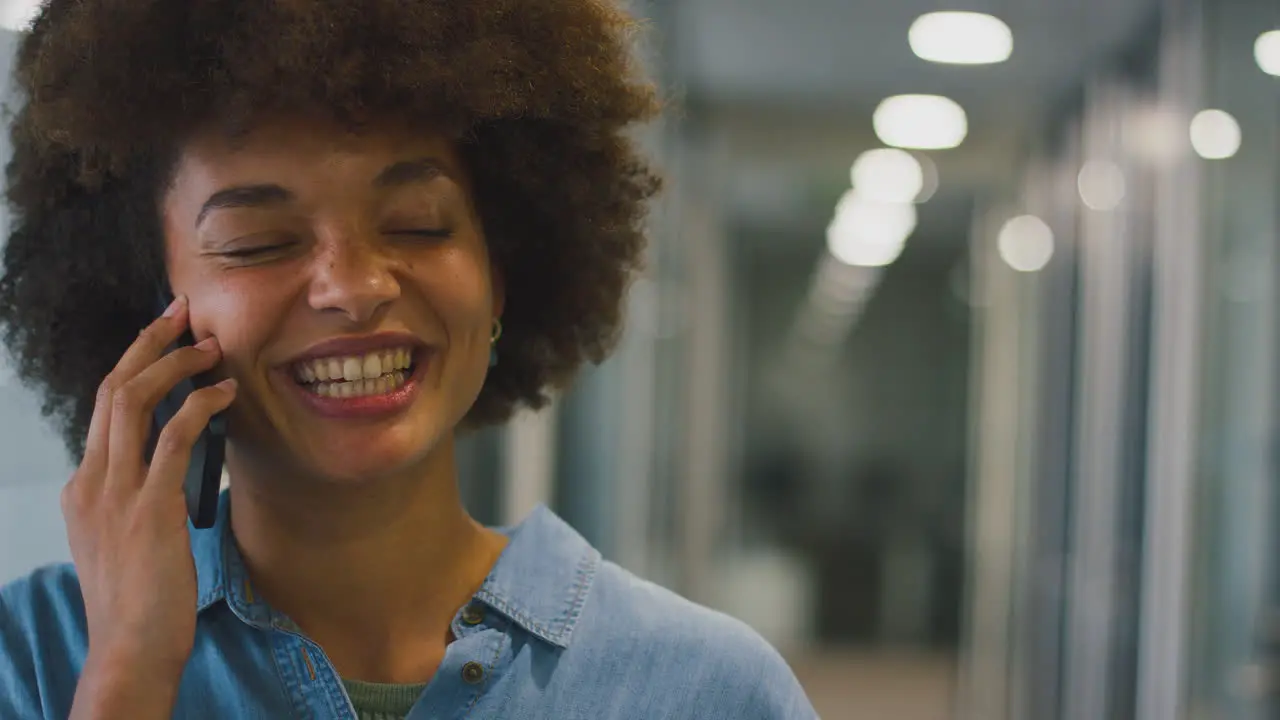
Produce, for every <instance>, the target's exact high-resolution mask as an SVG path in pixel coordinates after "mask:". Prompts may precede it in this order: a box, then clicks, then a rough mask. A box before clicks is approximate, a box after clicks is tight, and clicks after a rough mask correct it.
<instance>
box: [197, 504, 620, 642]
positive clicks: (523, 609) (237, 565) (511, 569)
mask: <svg viewBox="0 0 1280 720" xmlns="http://www.w3.org/2000/svg"><path fill="white" fill-rule="evenodd" d="M501 532H502V533H503V534H505V535H506V536H507V538H508V542H507V547H506V548H505V549H504V550H503V551H502V554H501V555H500V556H499V558H498V562H497V563H495V564H494V566H493V569H492V570H491V571H490V572H489V577H488V578H487V579H486V580H485V581H484V585H482V586H481V588H480V591H479V592H478V593H476V599H477V600H479V601H480V602H482V603H484V604H485V605H488V606H489V607H491V608H493V609H494V610H495V611H497V612H499V613H501V614H502V615H504V616H506V617H507V618H508V619H510V620H511V621H512V622H514V623H516V624H517V625H519V626H520V627H521V628H523V629H524V630H525V631H526V632H528V633H530V634H531V635H534V636H535V637H538V638H540V639H542V640H543V641H545V642H547V643H550V644H552V645H555V646H556V647H561V648H567V647H568V646H569V641H570V639H571V638H572V637H573V630H574V627H575V626H576V625H577V622H578V618H579V616H580V615H581V614H582V608H583V605H584V604H585V603H586V599H587V594H588V591H589V590H590V589H591V584H592V582H593V581H594V580H595V575H596V571H597V570H598V569H599V567H600V562H601V558H600V553H599V552H598V551H597V550H596V549H595V548H593V547H591V545H590V544H589V543H588V542H587V541H586V540H585V539H584V538H583V537H582V536H581V535H579V534H578V533H577V531H575V530H574V529H573V528H571V527H570V526H569V525H568V524H567V523H566V522H564V521H563V520H561V519H560V518H559V517H557V516H556V515H555V513H553V512H551V510H549V509H547V508H546V507H545V506H543V505H539V506H537V507H536V508H534V510H533V512H531V513H530V514H529V515H528V517H526V518H525V519H524V521H523V522H521V523H520V524H519V525H516V526H514V527H512V528H508V529H504V530H501ZM191 550H192V554H193V555H194V557H195V564H196V580H197V589H198V595H197V598H198V611H199V612H204V611H205V610H207V609H208V608H210V607H211V606H213V605H215V604H216V603H218V602H219V601H222V600H225V601H226V603H227V605H228V606H229V607H230V608H231V610H232V612H234V613H235V614H236V615H237V616H238V617H239V618H240V619H241V620H243V621H244V622H246V623H248V624H250V625H254V626H257V627H270V626H276V627H281V626H284V627H287V626H288V625H289V623H288V622H287V620H286V619H285V618H283V617H280V616H278V614H277V613H275V612H273V611H272V610H271V608H270V607H268V606H267V605H266V604H265V603H264V602H262V600H261V599H260V598H258V597H257V596H256V595H255V593H254V592H253V588H252V587H250V584H249V579H248V574H247V573H246V572H245V569H244V562H243V560H242V559H241V557H240V553H239V551H238V550H237V549H236V546H235V541H234V539H233V537H232V535H231V515H230V502H229V501H228V494H227V493H226V492H223V493H222V496H221V497H220V498H219V501H218V514H217V520H216V521H215V523H214V525H213V527H211V528H209V529H207V530H196V529H194V528H192V530H191Z"/></svg>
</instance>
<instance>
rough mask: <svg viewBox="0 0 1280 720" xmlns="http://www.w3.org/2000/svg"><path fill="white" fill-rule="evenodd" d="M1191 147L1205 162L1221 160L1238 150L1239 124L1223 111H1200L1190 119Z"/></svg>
mask: <svg viewBox="0 0 1280 720" xmlns="http://www.w3.org/2000/svg"><path fill="white" fill-rule="evenodd" d="M1191 147H1192V148H1193V149H1194V150H1195V151H1196V154H1197V155H1199V156H1200V157H1202V158H1205V159H1206V160H1223V159H1225V158H1229V157H1231V156H1232V155H1235V154H1236V151H1237V150H1239V149H1240V123H1238V122H1236V119H1235V118H1234V117H1232V116H1231V113H1229V112H1226V111H1224V110H1201V111H1200V112H1198V113H1196V116H1195V117H1194V118H1192V119H1191Z"/></svg>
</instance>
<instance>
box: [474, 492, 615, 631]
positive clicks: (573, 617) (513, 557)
mask: <svg viewBox="0 0 1280 720" xmlns="http://www.w3.org/2000/svg"><path fill="white" fill-rule="evenodd" d="M506 534H507V536H508V538H509V539H510V541H509V542H508V543H507V547H506V549H504V550H503V551H502V555H501V556H500V557H499V558H498V562H497V563H496V564H495V565H494V566H493V570H492V571H490V573H489V577H488V579H487V580H485V582H484V585H483V586H482V587H481V588H480V592H478V593H476V599H477V600H479V601H481V602H483V603H484V604H486V605H488V606H489V607H492V608H493V609H494V610H497V611H498V612H500V613H502V614H503V615H505V616H507V617H508V618H510V619H511V620H512V621H513V622H515V623H516V624H517V625H519V626H520V627H522V628H524V629H525V630H526V631H528V632H529V633H530V634H532V635H534V636H536V637H538V638H541V639H542V640H545V641H546V642H548V643H551V644H552V645H555V646H557V647H562V648H565V647H568V646H569V641H570V639H571V638H572V637H573V629H574V627H575V626H576V625H577V623H578V618H579V616H580V615H581V614H582V607H583V605H584V604H585V603H586V600H587V593H588V591H589V590H590V589H591V583H592V581H594V580H595V576H596V571H597V569H599V567H600V553H599V552H598V551H597V550H596V549H595V548H593V547H591V545H590V544H589V543H588V542H587V541H586V540H585V539H583V537H582V536H581V535H579V534H578V533H577V531H575V530H574V529H573V528H571V527H569V525H568V524H567V523H566V522H565V521H563V520H561V519H560V518H559V517H557V516H556V515H555V513H553V512H551V511H550V510H548V509H547V508H546V507H545V506H543V505H539V506H537V507H536V508H534V510H533V512H532V513H530V514H529V516H528V517H526V518H525V519H524V521H523V522H521V523H520V524H519V525H517V526H516V527H514V528H512V529H511V530H508V531H506Z"/></svg>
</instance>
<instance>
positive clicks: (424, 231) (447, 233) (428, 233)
mask: <svg viewBox="0 0 1280 720" xmlns="http://www.w3.org/2000/svg"><path fill="white" fill-rule="evenodd" d="M387 234H388V235H396V236H402V237H412V238H426V239H432V240H441V239H444V238H448V237H451V236H452V235H453V231H452V230H450V229H449V228H411V229H407V230H391V231H388V232H387Z"/></svg>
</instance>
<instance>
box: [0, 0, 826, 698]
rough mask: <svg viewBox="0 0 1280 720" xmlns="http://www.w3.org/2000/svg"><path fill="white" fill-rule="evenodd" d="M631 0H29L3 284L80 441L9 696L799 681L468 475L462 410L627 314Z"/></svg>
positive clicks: (14, 636) (412, 694)
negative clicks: (191, 481) (182, 393)
mask: <svg viewBox="0 0 1280 720" xmlns="http://www.w3.org/2000/svg"><path fill="white" fill-rule="evenodd" d="M633 30H634V23H633V21H632V20H631V19H630V18H629V17H627V16H626V15H624V14H623V13H622V12H621V11H619V10H618V9H615V8H614V7H612V6H610V5H608V4H605V3H601V2H595V1H593V0H575V1H572V2H562V3H551V4H547V3H538V2H529V1H523V0H515V1H512V2H481V3H450V2H444V1H442V0H435V1H424V2H406V1H403V0H378V1H372V0H358V1H356V0H351V1H343V0H328V1H325V2H315V1H314V0H307V1H302V0H292V1H287V2H286V1H282V2H247V3H246V2H232V1H231V0H201V1H194V0H156V1H154V2H145V1H143V0H135V1H133V2H125V1H123V0H54V1H53V2H51V3H49V4H47V5H46V6H45V7H44V9H43V10H42V12H41V13H40V15H39V16H38V17H37V19H36V21H35V22H34V25H33V26H32V28H31V31H30V33H29V34H28V35H27V36H26V37H25V38H24V39H23V41H22V46H21V48H20V51H19V54H18V63H17V70H16V75H17V80H18V82H19V85H20V88H21V91H22V93H23V97H22V100H21V105H20V107H19V111H18V113H17V115H16V119H15V120H14V123H13V126H12V138H13V144H14V158H13V160H12V162H11V163H10V165H9V174H8V177H9V182H10V186H9V189H8V198H9V202H10V205H11V207H12V210H13V213H14V220H13V225H12V228H11V231H10V237H9V241H8V246H7V249H6V252H5V255H4V261H3V271H2V272H3V274H2V275H0V322H2V323H3V326H4V330H5V338H6V341H7V343H8V345H9V347H10V350H11V351H12V353H13V356H14V358H15V360H16V365H17V368H18V370H19V372H20V375H21V376H22V377H23V378H24V379H25V381H26V382H27V383H28V384H30V385H32V386H33V387H35V388H36V389H38V391H39V392H41V393H42V395H43V398H44V401H45V406H46V408H47V410H48V411H49V412H50V413H51V414H52V415H54V416H55V417H56V418H57V419H58V420H59V421H60V426H61V430H62V432H63V437H64V439H65V441H66V443H67V445H68V448H69V449H70V451H71V452H72V454H73V456H75V457H76V458H77V460H78V462H79V467H78V469H77V470H76V472H75V473H74V475H73V477H72V478H71V480H70V482H69V483H68V485H67V486H66V489H65V490H64V492H63V509H64V514H65V516H66V520H67V527H68V537H69V540H70V546H71V551H72V556H73V558H74V560H75V565H74V568H73V567H72V566H55V567H47V568H43V569H40V570H38V571H36V572H35V573H33V574H31V575H30V576H28V577H26V578H24V579H22V580H20V581H18V582H16V583H14V584H12V585H9V586H8V587H5V588H4V589H3V591H2V592H0V717H4V718H65V717H68V716H71V717H76V718H106V717H113V718H114V717H128V718H134V719H139V720H145V719H146V718H159V717H237V718H241V717H243V718H248V717H295V716H306V717H322V718H327V717H334V718H379V719H381V718H402V717H420V718H425V717H445V716H449V717H453V716H461V715H464V714H466V715H469V716H472V717H519V718H529V719H532V718H568V717H584V718H588V717H589V718H593V719H607V718H614V719H618V720H623V719H629V718H699V719H700V720H709V719H714V718H734V719H735V720H747V719H750V718H760V719H766V718H807V717H814V716H815V715H814V712H813V709H812V708H811V706H810V704H809V702H808V700H807V699H806V697H805V695H804V693H803V691H802V690H801V689H800V686H799V685H798V683H797V682H796V680H795V678H794V676H793V675H792V673H791V671H790V669H789V668H788V667H787V665H786V663H785V662H784V661H783V660H782V659H781V657H780V656H779V655H778V654H777V653H776V652H775V651H774V650H773V649H772V648H771V647H770V646H769V645H768V644H767V643H766V642H764V641H763V640H762V639H761V638H760V637H759V636H758V635H756V634H755V633H754V632H753V631H751V630H749V629H748V628H747V627H746V626H745V625H743V624H741V623H739V622H737V621H734V620H731V619H729V618H728V617H727V616H724V615H720V614H718V613H714V612H712V611H710V610H707V609H704V608H701V607H699V606H696V605H694V604H692V603H690V602H687V601H685V600H683V599H682V598H680V597H677V596H676V595H674V594H671V593H669V592H667V591H665V590H662V589H660V588H658V587H656V586H655V585H653V584H650V583H647V582H644V581H642V580H639V579H637V578H636V577H633V576H631V575H629V574H628V573H627V572H625V571H624V570H622V569H621V568H619V567H618V566H616V565H613V564H611V563H607V562H603V561H602V560H601V556H600V554H599V553H598V552H597V551H596V550H595V549H593V548H592V547H591V546H589V545H588V544H587V542H586V541H585V540H583V539H582V538H581V536H579V535H578V534H577V533H576V532H574V531H573V530H572V529H571V528H570V527H569V526H568V525H566V524H565V523H564V522H562V521H561V520H560V519H558V518H557V517H556V516H555V515H553V514H552V513H551V512H550V511H548V510H546V509H545V508H540V509H539V510H537V511H535V512H534V513H533V514H532V515H531V516H530V517H528V518H527V519H526V520H525V521H524V522H523V523H521V524H519V525H517V526H515V527H512V528H508V529H502V530H493V529H488V528H486V527H483V526H481V525H480V524H478V523H477V522H475V521H473V520H472V519H471V517H470V516H469V515H468V514H467V512H466V510H465V509H464V508H463V505H462V503H461V501H460V499H459V492H458V477H457V471H456V467H455V458H454V441H455V438H456V436H457V435H458V433H460V432H462V431H463V430H465V429H468V428H475V427H478V426H483V425H486V424H492V423H498V422H502V421H504V420H506V419H507V418H508V417H509V416H510V415H511V413H512V412H513V410H514V409H515V408H517V407H518V406H531V407H535V408H536V407H539V406H541V405H542V404H543V403H544V402H545V401H546V397H547V392H548V391H549V390H552V389H555V388H558V387H562V386H563V385H564V384H565V383H566V382H567V381H568V380H569V379H570V378H571V377H572V376H573V374H574V372H575V371H576V370H577V369H578V367H579V366H580V365H582V364H583V363H584V362H599V361H600V360H602V359H603V358H604V357H605V356H606V355H607V353H608V352H609V350H610V349H611V347H612V345H613V342H614V340H615V339H616V337H617V335H618V333H619V330H620V328H619V323H620V317H621V312H620V304H621V300H622V298H623V295H624V291H625V289H626V288H627V286H628V283H629V280H630V278H631V276H632V274H633V272H634V270H635V269H636V267H637V265H638V263H639V260H640V256H641V253H642V250H643V247H644V236H643V233H642V230H641V226H642V223H643V220H644V214H645V209H646V203H647V201H648V200H649V198H650V197H651V196H652V194H653V193H654V192H655V191H656V188H657V180H656V178H655V177H654V175H653V174H652V173H651V171H650V170H649V169H648V168H647V166H646V163H645V161H644V160H643V158H642V157H641V156H640V154H639V153H638V151H637V148H636V147H635V145H634V144H633V141H632V140H631V139H629V136H628V135H627V134H626V133H627V131H628V128H629V127H630V126H632V125H633V124H635V123H637V122H641V121H644V120H647V119H650V118H651V117H652V116H653V115H654V114H655V112H656V110H657V100H656V94H655V92H654V90H653V89H652V87H651V85H650V84H649V83H648V82H646V81H645V80H644V78H642V77H639V76H638V74H637V73H636V72H635V70H634V63H633V60H632V58H631V56H630V48H629V46H628V42H629V37H630V35H631V33H632V32H633ZM157 285H168V286H169V287H171V288H172V291H173V293H174V294H175V296H176V298H177V299H176V300H175V301H174V303H173V305H172V306H170V307H169V308H168V310H167V311H166V312H165V313H164V314H163V315H162V316H161V317H159V318H158V319H154V316H155V312H154V310H153V302H154V296H155V288H156V287H157ZM187 329H190V331H191V334H192V336H193V337H194V338H195V340H197V341H199V342H198V344H197V345H196V346H194V347H184V348H181V349H178V350H176V351H173V352H166V351H165V349H166V348H167V347H169V346H170V345H171V344H172V343H173V342H174V341H175V340H176V339H177V338H179V336H180V334H181V333H182V332H183V331H184V330H187ZM204 372H211V373H212V374H213V375H214V376H216V377H217V378H218V379H219V380H220V382H219V383H217V384H214V385H211V386H209V387H207V388H205V389H202V390H199V391H197V392H195V393H194V394H192V395H191V396H190V398H189V399H188V401H187V402H186V404H185V405H184V406H183V407H182V409H181V411H180V412H179V413H178V414H177V416H176V417H175V418H174V419H173V420H172V421H171V422H170V423H169V424H168V425H167V426H166V427H165V429H164V431H163V433H161V435H160V436H159V440H158V443H157V446H156V451H155V455H154V457H153V458H152V460H151V461H150V462H147V461H146V460H145V458H146V455H145V452H146V450H145V447H146V444H147V440H148V432H149V427H150V422H151V417H152V411H153V409H154V407H155V406H156V403H157V402H158V401H159V400H160V399H161V398H162V397H163V396H164V395H165V394H166V393H167V392H168V391H169V390H170V389H171V388H172V387H173V386H174V385H175V384H176V383H178V382H179V381H181V380H183V379H184V378H188V377H191V376H194V375H196V374H198V373H204ZM223 410H226V411H227V417H228V419H229V428H230V429H229V445H228V455H227V469H228V474H229V478H230V486H229V489H228V490H227V491H226V492H225V493H224V495H223V497H222V498H221V501H220V506H219V511H218V516H217V521H216V523H215V525H214V527H213V528H212V529H209V530H192V529H190V528H189V526H188V523H187V511H186V505H185V500H184V495H183V488H182V480H183V476H184V472H185V468H186V465H187V463H188V460H189V456H190V452H191V447H192V444H193V443H194V441H195V438H196V437H197V435H198V434H199V433H200V431H201V429H202V428H203V427H204V426H205V425H206V424H207V423H208V421H209V420H210V418H211V417H212V416H213V415H215V414H216V413H219V412H221V411H223Z"/></svg>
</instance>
